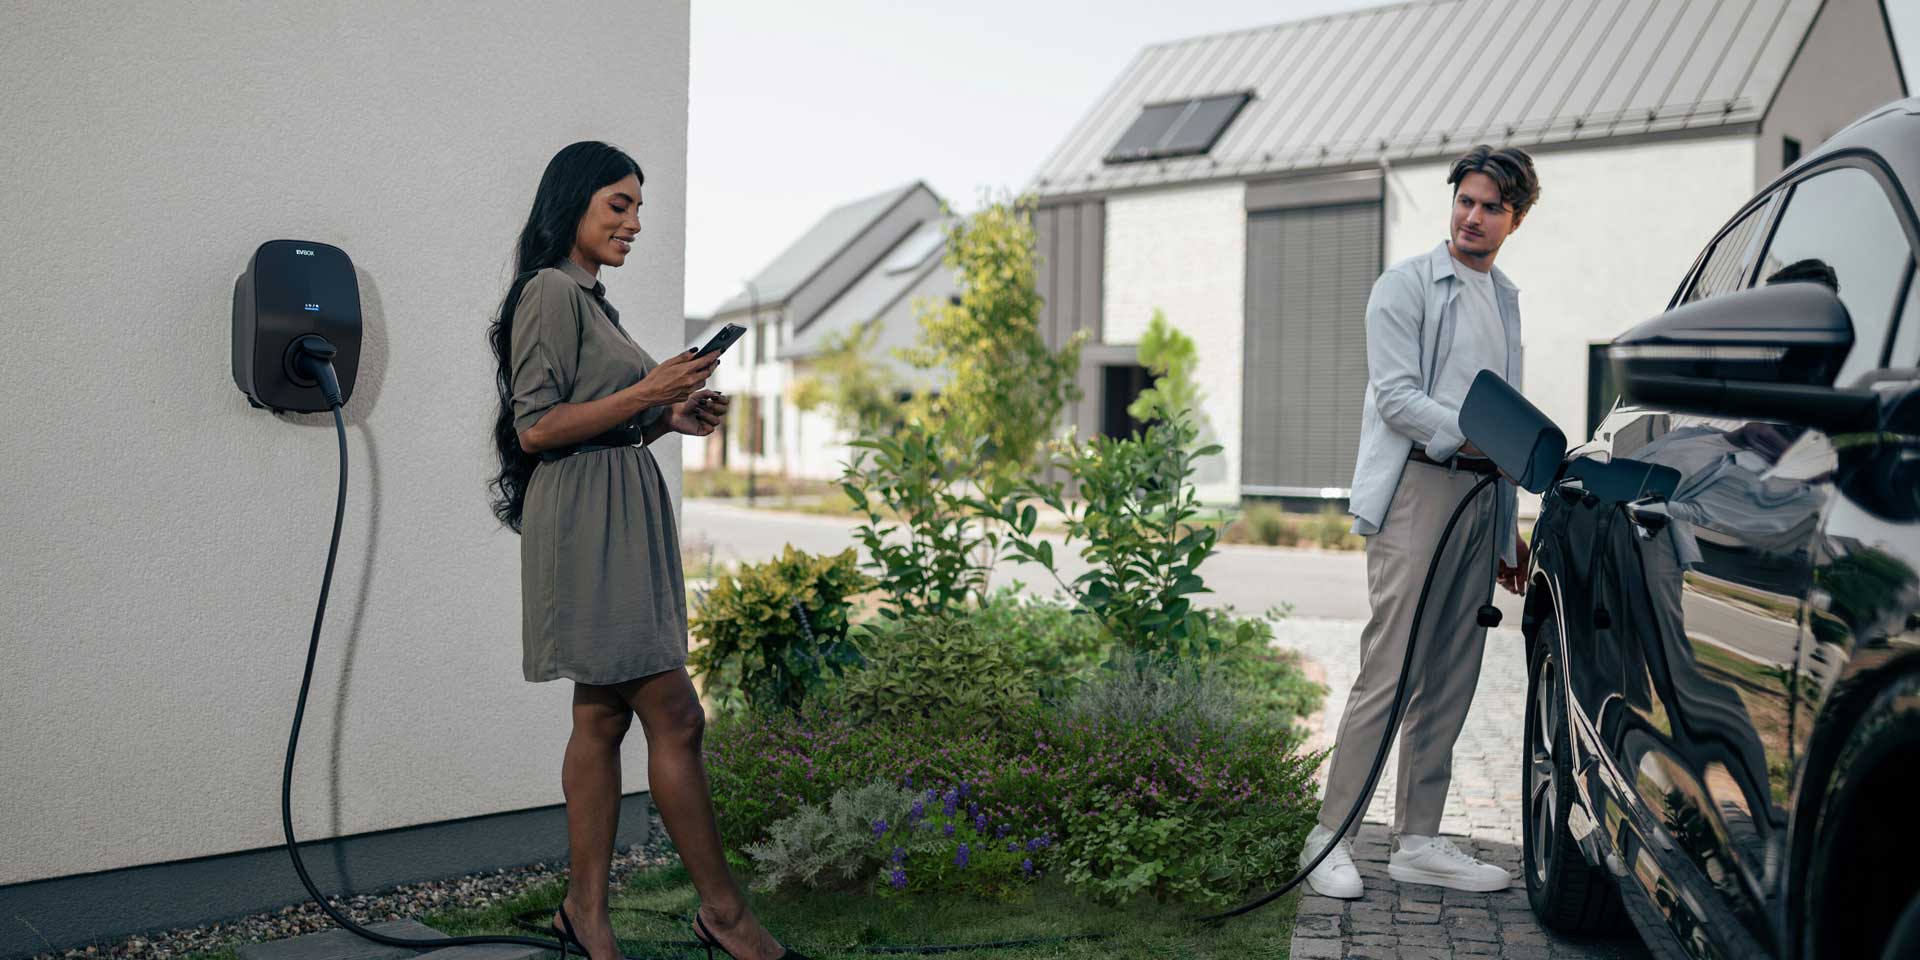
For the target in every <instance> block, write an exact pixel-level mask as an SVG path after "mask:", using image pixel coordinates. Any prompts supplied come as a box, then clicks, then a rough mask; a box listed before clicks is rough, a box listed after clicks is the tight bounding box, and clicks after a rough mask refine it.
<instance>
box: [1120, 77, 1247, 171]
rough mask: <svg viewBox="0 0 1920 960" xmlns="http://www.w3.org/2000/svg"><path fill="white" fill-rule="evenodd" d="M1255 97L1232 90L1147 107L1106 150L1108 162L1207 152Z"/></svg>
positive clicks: (1155, 158)
mask: <svg viewBox="0 0 1920 960" xmlns="http://www.w3.org/2000/svg"><path fill="white" fill-rule="evenodd" d="M1252 98H1253V95H1252V94H1247V93H1230V94H1226V95H1224V96H1218V97H1201V98H1199V99H1195V100H1182V101H1180V102H1178V103H1159V104H1153V105H1150V106H1147V107H1144V108H1142V109H1141V111H1140V116H1139V117H1138V118H1137V119H1135V120H1134V121H1133V125H1132V126H1130V127H1128V128H1127V132H1126V133H1123V134H1121V135H1120V140H1119V142H1117V143H1115V144H1114V145H1113V149H1112V150H1109V151H1107V156H1106V161H1107V162H1108V163H1128V162H1131V161H1135V160H1158V159H1161V158H1163V157H1188V156H1194V155H1197V154H1203V153H1206V152H1207V151H1208V150H1211V149H1213V144H1214V142H1215V141H1217V140H1219V139H1220V134H1221V133H1222V132H1224V131H1225V130H1226V129H1227V124H1229V123H1232V122H1233V118H1234V116H1235V115H1237V114H1238V113H1239V112H1240V108H1241V107H1244V106H1246V104H1247V101H1248V100H1251V99H1252Z"/></svg>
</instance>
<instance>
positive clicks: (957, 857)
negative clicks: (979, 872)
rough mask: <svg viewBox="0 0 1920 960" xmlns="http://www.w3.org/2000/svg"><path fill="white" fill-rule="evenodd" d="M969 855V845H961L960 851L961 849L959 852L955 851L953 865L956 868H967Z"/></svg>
mask: <svg viewBox="0 0 1920 960" xmlns="http://www.w3.org/2000/svg"><path fill="white" fill-rule="evenodd" d="M968 854H969V851H968V850H967V845H966V844H964V843H963V844H961V845H960V849H959V850H956V851H954V854H953V865H954V866H956V867H964V866H966V865H967V856H968Z"/></svg>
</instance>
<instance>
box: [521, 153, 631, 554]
mask: <svg viewBox="0 0 1920 960" xmlns="http://www.w3.org/2000/svg"><path fill="white" fill-rule="evenodd" d="M628 174H632V175H633V176H634V177H637V178H638V179H639V180H640V182H642V183H645V182H646V179H647V178H646V175H645V174H643V173H641V172H640V165H639V164H637V163H635V162H633V158H632V157H629V156H627V155H626V153H624V152H622V151H621V150H620V148H619V147H615V146H611V145H609V144H605V143H601V142H599V141H597V140H583V141H581V142H579V143H574V144H569V145H567V146H566V147H564V148H562V149H561V151H560V152H559V153H556V154H554V155H553V159H552V160H549V161H548V162H547V172H546V173H544V174H541V175H540V189H539V190H538V191H537V192H536V193H534V195H533V211H532V212H531V213H528V214H527V225H526V226H524V227H522V228H521V229H520V246H519V249H518V252H517V253H516V255H515V257H514V265H513V272H514V278H513V283H512V284H511V285H509V286H508V287H507V295H506V298H505V299H503V300H501V302H500V313H499V315H498V316H495V317H494V318H493V325H492V327H491V328H489V329H488V331H487V339H488V340H489V341H490V342H491V343H492V344H493V356H494V359H495V360H496V361H497V362H498V377H497V384H496V385H497V386H498V387H499V390H500V414H499V416H498V417H496V418H495V419H494V422H493V444H494V446H495V447H496V448H497V449H498V450H499V452H500V475H499V476H497V477H495V478H494V479H493V482H492V483H490V484H488V486H489V487H490V488H491V489H492V490H493V491H494V493H495V494H496V496H495V497H494V500H493V515H494V516H496V517H498V518H499V519H500V522H501V523H504V524H506V525H507V527H508V528H509V529H511V530H512V531H513V532H514V533H519V532H520V509H521V507H522V506H524V505H525V504H526V501H527V481H529V480H531V479H532V478H533V468H534V467H535V466H538V465H539V462H540V461H539V458H537V457H535V456H534V455H532V454H530V453H527V452H526V451H525V450H522V449H520V435H519V434H518V433H517V432H516V431H515V430H514V429H513V366H512V355H513V354H512V346H513V345H512V342H511V340H512V336H513V308H514V305H515V304H517V303H519V301H520V291H521V290H522V289H524V288H525V287H526V285H527V281H528V280H531V279H533V275H534V274H535V273H537V272H539V271H540V270H542V269H544V268H546V267H551V266H554V265H555V264H558V263H559V262H560V261H561V260H562V259H564V258H565V257H566V256H567V254H568V253H569V252H571V251H572V250H573V240H574V237H575V235H576V234H577V233H578V231H579V229H580V218H581V217H582V216H584V215H585V214H586V212H587V204H588V203H590V202H592V200H593V195H594V194H595V193H597V192H599V190H600V188H601V187H604V186H606V185H607V184H610V183H616V182H618V181H620V180H621V179H623V178H625V177H626V176H627V175H628Z"/></svg>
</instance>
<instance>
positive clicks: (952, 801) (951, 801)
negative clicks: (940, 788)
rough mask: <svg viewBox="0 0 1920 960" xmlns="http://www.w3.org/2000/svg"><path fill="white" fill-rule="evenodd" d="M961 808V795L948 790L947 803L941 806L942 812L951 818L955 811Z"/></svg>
mask: <svg viewBox="0 0 1920 960" xmlns="http://www.w3.org/2000/svg"><path fill="white" fill-rule="evenodd" d="M959 806H960V795H959V794H957V793H954V792H953V791H952V790H948V791H947V795H946V798H945V802H944V803H942V804H941V807H940V812H941V813H944V814H946V815H947V816H949V817H951V816H953V812H954V810H955V809H957V808H958V807H959Z"/></svg>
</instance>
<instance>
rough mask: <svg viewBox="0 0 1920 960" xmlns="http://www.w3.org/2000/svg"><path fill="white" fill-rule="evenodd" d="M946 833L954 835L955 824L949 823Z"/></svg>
mask: <svg viewBox="0 0 1920 960" xmlns="http://www.w3.org/2000/svg"><path fill="white" fill-rule="evenodd" d="M946 833H947V836H949V837H951V836H953V824H951V823H949V824H947V830H946Z"/></svg>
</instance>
